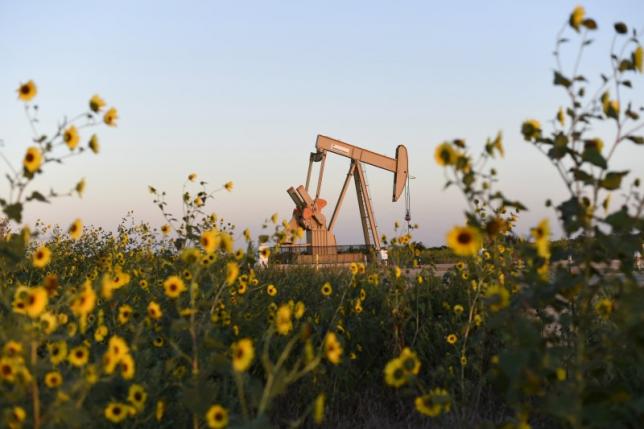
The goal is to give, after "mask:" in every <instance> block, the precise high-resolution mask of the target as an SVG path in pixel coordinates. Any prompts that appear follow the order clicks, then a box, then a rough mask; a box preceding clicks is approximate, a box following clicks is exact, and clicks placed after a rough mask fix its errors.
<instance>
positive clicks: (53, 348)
mask: <svg viewBox="0 0 644 429" xmlns="http://www.w3.org/2000/svg"><path fill="white" fill-rule="evenodd" d="M47 349H49V361H50V362H51V363H52V365H54V366H56V365H58V364H59V363H61V362H63V361H64V360H65V358H66V357H67V343H66V342H65V341H63V340H61V341H56V342H55V343H51V344H48V345H47Z"/></svg>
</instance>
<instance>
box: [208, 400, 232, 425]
mask: <svg viewBox="0 0 644 429" xmlns="http://www.w3.org/2000/svg"><path fill="white" fill-rule="evenodd" d="M206 424H207V425H208V427H209V428H211V429H221V428H225V427H226V426H228V411H226V409H225V408H224V407H222V406H221V405H213V406H212V407H210V408H209V409H208V411H207V412H206Z"/></svg>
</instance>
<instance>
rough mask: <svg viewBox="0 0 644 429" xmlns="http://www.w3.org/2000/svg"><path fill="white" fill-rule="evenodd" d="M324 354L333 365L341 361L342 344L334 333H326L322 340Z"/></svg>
mask: <svg viewBox="0 0 644 429" xmlns="http://www.w3.org/2000/svg"><path fill="white" fill-rule="evenodd" d="M324 354H325V356H326V358H327V359H328V360H329V362H331V363H332V364H334V365H337V364H339V363H340V360H341V359H342V344H340V341H338V337H336V335H335V333H334V332H328V333H327V334H326V337H325V338H324Z"/></svg>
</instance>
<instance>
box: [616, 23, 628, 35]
mask: <svg viewBox="0 0 644 429" xmlns="http://www.w3.org/2000/svg"><path fill="white" fill-rule="evenodd" d="M615 31H617V32H618V33H619V34H626V33H628V27H627V26H626V24H624V23H623V22H616V23H615Z"/></svg>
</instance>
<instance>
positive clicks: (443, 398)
mask: <svg viewBox="0 0 644 429" xmlns="http://www.w3.org/2000/svg"><path fill="white" fill-rule="evenodd" d="M415 405H416V411H418V412H419V413H421V414H424V415H426V416H429V417H436V416H438V415H440V414H441V413H449V411H450V408H451V398H450V396H449V393H447V390H445V389H440V388H436V389H432V390H431V391H430V392H429V393H428V394H426V395H423V396H419V397H417V398H416V401H415Z"/></svg>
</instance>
